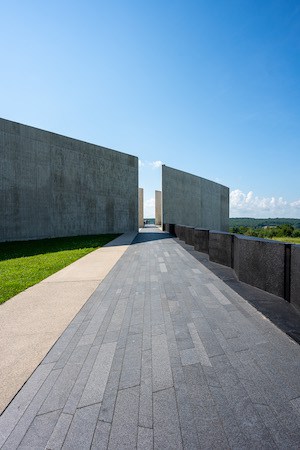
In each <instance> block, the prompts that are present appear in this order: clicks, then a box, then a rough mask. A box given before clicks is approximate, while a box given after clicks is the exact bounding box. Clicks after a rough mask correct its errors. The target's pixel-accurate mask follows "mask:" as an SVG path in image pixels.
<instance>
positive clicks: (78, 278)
mask: <svg viewBox="0 0 300 450" xmlns="http://www.w3.org/2000/svg"><path fill="white" fill-rule="evenodd" d="M135 235H136V233H128V234H125V235H123V236H120V237H119V238H117V239H115V240H114V241H112V242H110V243H108V244H107V245H106V246H104V247H102V248H100V249H98V250H95V251H94V252H92V253H89V254H88V255H86V256H84V257H83V258H81V259H79V260H77V261H75V262H74V263H73V264H70V265H69V266H67V267H65V268H64V269H62V270H60V271H59V272H57V273H55V274H53V275H51V276H50V277H48V278H46V279H45V280H43V281H42V282H40V283H38V284H36V285H35V286H32V287H31V288H29V289H26V291H24V292H21V293H20V294H18V295H16V296H15V297H13V298H11V299H10V300H8V301H7V302H5V303H4V304H3V305H0V348H1V358H0V373H1V383H0V412H2V410H3V409H4V408H5V406H6V405H7V404H8V403H9V401H10V400H11V399H12V398H13V396H14V395H15V394H16V393H17V392H18V390H19V389H20V388H21V387H22V385H23V384H24V383H25V381H26V380H27V379H28V377H29V376H30V375H31V374H32V372H33V371H34V370H35V368H36V367H37V366H38V364H39V363H40V362H41V361H42V359H43V358H44V357H45V355H46V354H47V352H48V351H49V350H50V348H51V347H52V345H53V344H54V343H55V342H56V340H57V339H58V338H59V336H60V335H61V333H62V332H63V331H64V329H65V328H66V326H67V325H68V324H69V323H70V321H71V320H72V319H73V318H74V316H75V315H76V314H77V313H78V311H79V310H80V309H81V308H82V306H83V305H84V304H85V302H86V301H87V299H88V298H89V297H90V296H91V295H92V293H93V292H94V291H95V289H96V288H97V286H98V285H99V283H100V282H101V281H102V280H103V279H104V278H105V276H106V275H107V274H108V273H109V271H110V270H111V269H112V268H113V267H114V265H115V264H116V262H117V261H118V260H119V258H120V257H121V256H122V255H123V254H124V252H125V251H126V249H127V248H128V246H129V244H130V243H131V242H132V240H133V239H134V237H135Z"/></svg>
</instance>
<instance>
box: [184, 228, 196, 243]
mask: <svg viewBox="0 0 300 450" xmlns="http://www.w3.org/2000/svg"><path fill="white" fill-rule="evenodd" d="M194 230H195V228H194V227H185V242H186V243H187V244H188V245H194Z"/></svg>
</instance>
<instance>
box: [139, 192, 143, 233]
mask: <svg viewBox="0 0 300 450" xmlns="http://www.w3.org/2000/svg"><path fill="white" fill-rule="evenodd" d="M143 227H144V189H143V188H139V228H143Z"/></svg>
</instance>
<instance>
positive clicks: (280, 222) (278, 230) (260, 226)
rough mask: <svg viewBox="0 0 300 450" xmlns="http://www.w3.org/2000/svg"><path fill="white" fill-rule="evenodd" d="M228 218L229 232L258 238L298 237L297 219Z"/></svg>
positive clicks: (299, 221)
mask: <svg viewBox="0 0 300 450" xmlns="http://www.w3.org/2000/svg"><path fill="white" fill-rule="evenodd" d="M229 220H230V228H229V231H230V232H231V233H237V234H245V235H246V236H255V237H260V238H266V239H272V238H276V237H277V238H279V237H293V238H298V237H300V220H299V219H251V218H235V219H229Z"/></svg>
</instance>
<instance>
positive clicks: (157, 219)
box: [155, 191, 162, 225]
mask: <svg viewBox="0 0 300 450" xmlns="http://www.w3.org/2000/svg"><path fill="white" fill-rule="evenodd" d="M161 212H162V211H161V191H155V225H161Z"/></svg>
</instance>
